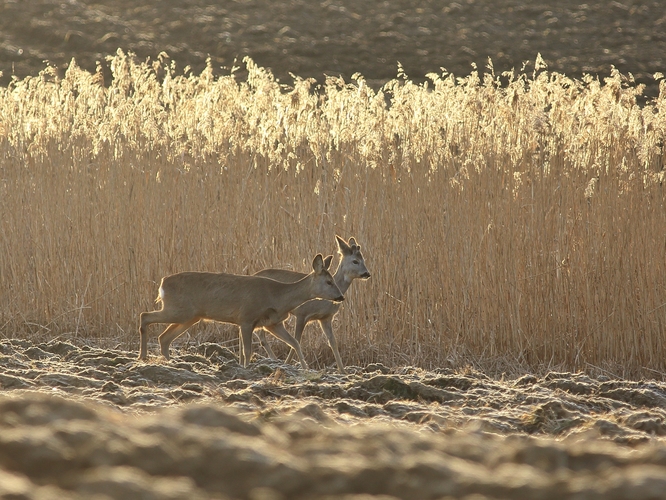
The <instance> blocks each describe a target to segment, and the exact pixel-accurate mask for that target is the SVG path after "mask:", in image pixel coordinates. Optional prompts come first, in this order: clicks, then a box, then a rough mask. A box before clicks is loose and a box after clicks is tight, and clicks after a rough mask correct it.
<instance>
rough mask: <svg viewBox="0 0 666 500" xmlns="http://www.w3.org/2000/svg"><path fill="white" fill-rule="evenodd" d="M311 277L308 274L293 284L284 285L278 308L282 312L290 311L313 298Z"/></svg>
mask: <svg viewBox="0 0 666 500" xmlns="http://www.w3.org/2000/svg"><path fill="white" fill-rule="evenodd" d="M313 277H314V276H313V275H312V274H308V275H307V276H305V277H304V278H302V279H300V280H298V281H296V282H295V283H288V284H287V283H285V284H284V285H285V286H284V287H283V290H282V293H281V294H280V308H281V309H282V311H280V312H284V311H291V310H293V309H295V308H296V307H298V306H299V305H301V304H302V303H303V302H306V301H308V300H310V299H312V298H314V297H312V292H311V288H312V287H311V284H312V280H313Z"/></svg>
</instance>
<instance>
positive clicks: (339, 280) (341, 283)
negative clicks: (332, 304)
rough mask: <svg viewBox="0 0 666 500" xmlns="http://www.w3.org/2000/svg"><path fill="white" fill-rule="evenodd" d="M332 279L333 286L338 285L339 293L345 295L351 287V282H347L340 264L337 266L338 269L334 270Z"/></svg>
mask: <svg viewBox="0 0 666 500" xmlns="http://www.w3.org/2000/svg"><path fill="white" fill-rule="evenodd" d="M333 279H334V280H335V284H336V285H338V288H339V289H340V293H341V294H342V295H344V294H345V293H347V290H348V289H349V287H350V286H351V283H352V280H348V279H347V278H346V277H345V273H344V269H342V264H340V265H339V266H338V268H337V269H336V270H335V274H334V275H333Z"/></svg>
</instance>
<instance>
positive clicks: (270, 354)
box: [257, 328, 277, 359]
mask: <svg viewBox="0 0 666 500" xmlns="http://www.w3.org/2000/svg"><path fill="white" fill-rule="evenodd" d="M257 337H259V342H260V343H261V345H262V346H263V347H264V349H266V353H268V357H270V358H271V359H277V356H275V353H274V352H273V348H272V347H271V345H270V344H269V343H268V339H266V330H264V329H263V328H262V329H261V330H259V331H258V332H257Z"/></svg>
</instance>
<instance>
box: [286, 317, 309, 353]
mask: <svg viewBox="0 0 666 500" xmlns="http://www.w3.org/2000/svg"><path fill="white" fill-rule="evenodd" d="M307 324H308V322H307V320H306V319H305V317H304V316H296V329H295V330H294V338H295V339H296V342H298V346H299V348H300V346H301V338H302V337H303V329H304V328H305V325H307ZM294 352H295V350H294V349H292V350H291V351H289V354H288V355H287V359H286V360H285V363H291V360H292V359H294Z"/></svg>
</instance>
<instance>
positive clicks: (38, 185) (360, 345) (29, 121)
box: [0, 52, 666, 376]
mask: <svg viewBox="0 0 666 500" xmlns="http://www.w3.org/2000/svg"><path fill="white" fill-rule="evenodd" d="M110 61H111V65H112V69H113V73H114V79H113V81H112V82H110V83H109V82H107V84H108V86H107V87H104V86H103V84H102V83H103V82H101V81H100V75H99V74H97V75H96V74H90V73H88V72H85V71H83V70H80V69H78V68H77V67H76V65H75V64H72V65H71V67H70V69H69V70H68V71H67V74H66V76H65V78H64V79H58V78H57V77H56V75H55V73H54V72H52V71H51V70H49V69H48V68H47V69H45V70H44V71H43V72H42V73H41V74H40V76H39V77H35V78H27V79H25V80H20V81H15V82H14V83H12V85H11V86H10V87H9V88H5V89H0V214H1V217H2V231H1V232H0V297H2V300H1V301H0V333H1V334H2V335H3V336H6V337H13V336H26V337H31V338H51V337H55V336H60V337H80V338H82V339H91V340H95V341H100V340H103V339H106V340H107V341H109V342H112V343H116V342H121V343H123V344H124V345H125V346H127V347H132V348H135V347H136V346H137V342H138V335H137V333H136V329H137V318H138V314H139V312H140V311H143V310H148V309H150V308H151V307H152V306H153V304H152V301H153V299H154V297H155V296H156V290H157V284H158V283H159V280H160V278H161V277H162V276H164V275H166V274H169V273H173V272H177V271H182V270H216V271H227V272H234V273H248V274H250V273H254V272H256V271H258V270H259V269H261V268H263V267H267V266H272V267H274V266H284V267H293V268H295V269H298V270H306V269H307V268H308V263H309V262H310V261H311V259H312V256H313V255H314V254H315V253H316V252H329V253H332V252H333V251H334V249H335V240H334V234H335V233H338V234H340V235H342V236H343V237H349V236H355V237H356V238H357V240H358V241H359V243H360V244H361V245H362V246H363V251H364V255H365V257H366V262H367V264H368V267H369V269H370V270H371V272H372V275H373V278H372V279H371V280H370V281H368V282H361V283H357V284H356V285H355V286H353V287H352V289H351V290H350V292H349V293H350V295H349V297H348V301H347V302H346V304H345V307H344V308H343V312H342V313H341V314H340V317H339V326H338V329H337V331H338V336H339V344H340V346H341V353H342V356H343V358H344V359H345V360H346V362H348V363H350V364H365V363H369V362H373V361H380V362H383V363H386V364H389V365H399V364H400V365H401V364H413V365H419V366H422V367H425V368H431V367H437V366H450V365H453V366H460V365H464V364H470V363H471V364H473V365H474V366H477V367H480V368H484V367H486V368H487V367H489V366H490V367H491V368H496V369H502V370H503V369H504V367H506V370H507V371H511V370H512V369H513V370H516V369H518V370H542V369H548V368H557V369H567V370H604V369H609V367H612V368H613V370H617V369H618V367H620V368H619V369H620V370H621V371H622V373H617V375H620V376H634V375H640V374H641V373H652V374H654V373H655V371H656V372H658V373H664V372H666V349H665V342H664V341H665V339H664V330H665V326H666V325H665V323H666V307H664V306H666V269H665V259H664V248H665V245H666V207H665V206H664V187H663V180H664V170H663V167H664V137H665V134H666V118H665V116H666V115H665V110H666V85H665V84H664V83H663V82H662V89H661V90H662V92H661V95H660V97H659V98H658V100H656V101H655V102H652V103H649V104H648V105H646V106H644V107H639V106H638V105H637V103H636V96H637V95H639V94H640V93H641V88H640V87H638V86H636V85H634V84H633V83H632V82H631V81H628V79H627V78H626V77H624V76H623V75H620V74H618V73H617V72H615V73H614V74H613V75H612V77H610V78H609V79H607V80H606V81H604V82H599V81H597V80H595V79H593V78H586V79H584V80H583V81H577V80H572V79H570V78H567V77H566V76H564V75H560V74H555V73H549V72H548V71H546V70H543V69H541V70H540V71H538V72H535V74H532V75H503V76H502V80H503V82H504V84H503V85H500V84H499V81H500V78H499V77H494V76H493V75H487V76H485V77H484V78H483V80H480V78H479V76H478V75H477V73H473V74H471V75H470V76H468V77H466V78H455V77H454V76H453V75H448V74H444V75H431V80H432V82H431V84H430V85H428V86H427V87H426V86H418V85H414V84H412V83H411V82H410V81H409V80H406V79H405V78H402V77H400V78H399V79H398V80H395V81H393V82H390V83H389V84H387V85H386V86H385V87H384V88H383V89H382V90H380V91H379V92H375V91H373V90H372V89H370V88H368V86H367V85H366V84H365V82H364V80H363V78H362V77H360V76H359V77H358V78H357V79H356V80H354V81H353V82H352V83H348V82H343V81H341V80H338V79H330V80H329V81H328V82H327V84H326V85H325V86H324V87H323V88H316V89H315V88H312V83H311V82H310V81H307V80H296V81H295V83H294V85H293V88H290V89H285V88H282V87H281V86H280V85H279V84H278V83H277V82H275V81H274V79H273V77H272V76H271V74H270V73H268V72H267V71H266V70H264V69H262V68H258V67H256V66H255V65H254V64H253V63H252V61H249V60H248V61H246V63H247V66H248V69H249V77H248V79H247V81H244V82H240V83H239V82H237V81H236V79H235V78H234V76H233V75H230V76H227V77H221V78H213V76H212V71H210V69H209V70H206V71H204V72H203V73H202V74H200V75H192V74H189V75H187V76H179V75H178V74H177V72H176V71H175V70H174V68H173V67H165V66H164V65H162V64H161V62H160V61H159V60H158V61H155V62H152V63H139V62H136V61H134V60H133V59H132V58H131V57H129V56H126V55H125V54H123V53H121V52H118V53H117V54H116V55H115V56H114V57H112V58H111V59H110ZM537 66H538V65H537ZM193 332H194V333H195V334H196V335H198V337H197V338H202V339H203V338H206V339H210V338H213V337H214V338H217V339H219V340H220V341H228V342H232V343H235V339H236V336H235V335H236V334H235V331H233V333H232V329H229V328H227V327H225V326H219V325H215V326H211V325H204V326H199V327H197V329H193ZM197 332H198V333H197ZM304 351H305V352H306V356H308V357H309V358H310V359H316V360H317V361H318V362H319V363H331V362H332V356H331V354H330V351H329V350H328V348H327V347H326V345H325V344H324V341H323V336H321V335H320V334H318V333H317V334H316V335H312V334H311V335H307V336H306V341H305V345H304ZM491 365H492V366H491ZM645 370H648V371H647V372H646V371H645Z"/></svg>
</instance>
